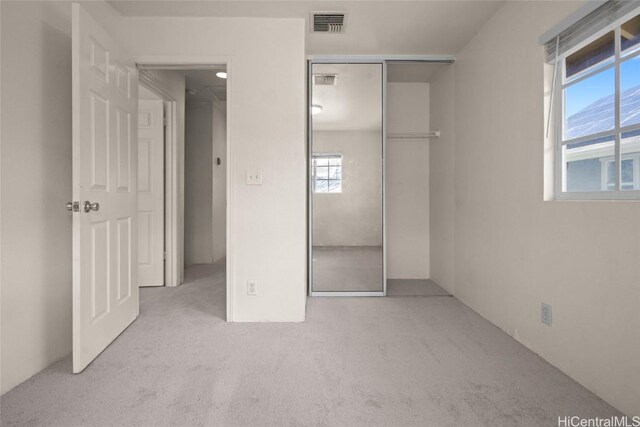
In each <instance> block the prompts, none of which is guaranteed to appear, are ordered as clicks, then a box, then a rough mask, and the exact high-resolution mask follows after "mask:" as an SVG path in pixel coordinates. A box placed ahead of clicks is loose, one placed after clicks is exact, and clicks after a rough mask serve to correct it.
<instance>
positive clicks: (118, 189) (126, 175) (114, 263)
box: [72, 4, 139, 372]
mask: <svg viewBox="0 0 640 427" xmlns="http://www.w3.org/2000/svg"><path fill="white" fill-rule="evenodd" d="M72 44H73V47H72V61H73V67H72V68H73V73H72V74H73V200H75V201H78V202H79V210H78V211H77V212H74V213H73V372H80V371H82V370H83V369H84V368H85V367H86V366H87V365H88V364H89V363H91V361H92V360H93V359H94V358H95V357H96V356H98V354H100V352H101V351H102V350H104V349H105V348H106V347H107V346H108V345H109V343H111V342H112V341H113V340H114V339H115V338H116V337H117V336H118V335H119V334H120V333H121V332H122V331H123V330H124V329H125V328H126V327H127V326H129V324H130V323H131V322H133V321H134V320H135V318H136V317H137V316H138V313H139V303H138V286H137V274H138V269H137V265H138V259H137V258H138V239H137V238H136V237H135V236H137V233H138V229H137V226H138V188H137V179H138V150H137V149H136V139H137V132H138V129H137V128H138V124H137V118H138V117H137V116H138V103H137V100H138V74H137V70H136V68H135V64H134V63H133V62H132V61H131V60H130V58H129V57H128V56H127V55H126V54H125V53H124V52H122V51H121V50H120V49H119V47H118V46H117V44H116V43H114V41H113V39H112V38H111V37H110V36H109V35H108V34H107V33H106V32H105V30H103V29H102V27H101V26H100V25H99V24H98V23H97V22H96V21H94V19H93V18H92V17H91V16H90V15H89V14H88V13H87V12H86V11H85V10H84V9H83V8H82V7H81V6H80V5H78V4H73V37H72ZM92 204H94V205H92ZM85 205H86V206H87V209H85V208H84V207H85ZM132 236H133V237H132Z"/></svg>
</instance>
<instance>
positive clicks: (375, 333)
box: [0, 264, 619, 427]
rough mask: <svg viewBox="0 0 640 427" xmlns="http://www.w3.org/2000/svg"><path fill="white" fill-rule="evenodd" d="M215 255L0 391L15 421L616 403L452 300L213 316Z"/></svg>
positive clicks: (149, 421)
mask: <svg viewBox="0 0 640 427" xmlns="http://www.w3.org/2000/svg"><path fill="white" fill-rule="evenodd" d="M222 268H223V265H222V264H218V265H213V266H209V265H205V266H195V267H194V268H191V269H189V271H188V275H187V281H188V283H185V284H184V285H182V286H180V287H178V288H153V289H142V290H141V314H140V317H139V318H138V319H137V320H136V321H135V322H134V323H133V324H132V325H131V326H130V327H129V328H128V329H127V330H126V331H125V332H124V333H123V334H122V335H121V336H120V337H119V338H118V339H117V340H116V341H115V342H114V343H113V344H111V345H110V346H109V347H108V348H107V349H106V350H105V351H104V352H103V353H102V354H101V355H100V356H99V357H98V358H97V359H96V360H95V361H94V362H93V363H92V364H91V365H90V366H89V367H87V369H85V371H84V372H83V373H81V374H78V375H74V374H71V358H70V357H66V358H64V359H63V360H60V361H59V362H57V363H54V364H53V365H51V366H50V367H48V368H47V369H45V370H44V371H42V372H40V373H39V374H37V375H35V376H34V377H32V378H31V379H29V380H28V381H26V382H24V383H23V384H21V385H19V386H18V387H16V388H15V389H13V390H12V391H10V392H8V393H6V394H5V395H4V396H2V399H1V415H0V417H1V420H2V425H4V426H9V425H20V426H36V425H50V426H66V427H70V426H169V425H179V426H205V425H206V426H438V427H440V426H492V427H495V426H555V425H557V417H558V416H565V415H579V416H582V417H595V416H599V417H607V416H611V415H619V412H617V411H616V410H615V409H614V408H612V407H611V406H609V405H608V404H606V403H605V402H603V401H602V400H600V399H599V398H597V397H596V396H595V395H594V394H592V393H590V392H589V391H587V390H586V389H585V388H583V387H582V386H580V385H579V384H577V383H576V382H575V381H573V380H571V379H570V378H569V377H567V376H566V375H564V374H563V373H562V372H560V371H559V370H558V369H556V368H554V367H553V366H551V365H549V364H548V363H546V362H545V361H544V360H542V359H541V358H540V357H538V356H536V355H535V354H534V353H532V352H531V351H529V350H527V349H526V348H525V347H523V346H522V345H520V344H519V343H518V342H516V341H515V340H514V339H512V338H511V337H510V336H508V335H507V334H505V333H504V332H502V331H500V330H499V329H498V328H496V327H495V326H493V325H492V324H490V323H489V322H487V321H486V320H484V319H483V318H481V317H480V316H478V315H477V314H476V313H475V312H473V311H472V310H470V309H469V308H467V307H466V306H465V305H463V304H462V303H460V302H459V301H458V300H456V299H455V298H446V297H444V298H402V297H396V298H327V297H325V298H320V297H318V298H310V299H309V301H308V307H307V321H306V322H305V323H279V324H278V323H261V324H258V323H244V324H242V323H225V322H224V321H223V319H224V307H225V302H224V271H223V270H222Z"/></svg>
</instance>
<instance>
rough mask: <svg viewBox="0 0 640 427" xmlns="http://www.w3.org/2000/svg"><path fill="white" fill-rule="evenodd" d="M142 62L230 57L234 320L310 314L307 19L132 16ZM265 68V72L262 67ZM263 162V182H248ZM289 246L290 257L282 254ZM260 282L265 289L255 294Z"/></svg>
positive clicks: (129, 30) (132, 47)
mask: <svg viewBox="0 0 640 427" xmlns="http://www.w3.org/2000/svg"><path fill="white" fill-rule="evenodd" d="M123 21H124V22H123V25H122V26H121V28H120V29H119V31H120V34H121V36H122V39H123V40H125V41H126V44H127V47H128V49H129V51H130V52H131V53H132V54H134V56H135V58H136V60H137V61H138V62H149V60H154V59H155V60H157V61H161V62H167V61H168V60H169V59H168V58H169V57H171V56H172V57H173V58H174V60H175V58H176V56H177V58H178V59H177V60H180V58H182V60H184V61H187V62H193V61H195V59H194V57H196V58H211V57H224V58H227V59H228V60H229V61H230V63H229V65H228V71H229V79H228V81H227V85H228V86H227V87H228V100H229V101H228V110H227V114H228V115H229V128H228V132H229V134H230V138H231V147H232V148H231V151H230V153H228V165H229V167H230V168H231V170H230V178H231V182H230V186H231V197H230V199H229V204H230V212H229V214H230V215H229V218H230V227H231V238H232V239H233V240H232V246H231V252H230V253H228V254H227V265H228V266H229V268H228V270H227V274H228V275H229V276H230V278H231V280H232V291H233V292H232V294H231V300H232V303H231V311H232V316H233V317H232V319H233V320H235V321H303V320H304V315H305V301H306V238H305V235H306V231H305V230H306V226H305V205H306V203H305V194H306V186H305V182H306V161H305V139H306V138H305V61H304V60H305V52H304V40H305V32H304V20H303V19H256V18H251V19H247V18H124V19H123ZM256 67H258V68H259V69H260V72H256V69H257V68H256ZM254 169H262V170H263V185H262V186H247V185H245V181H246V172H247V170H254ZM283 254H285V256H283ZM247 280H257V282H258V286H259V293H260V295H259V296H258V297H250V296H247V291H246V288H247V285H246V284H247Z"/></svg>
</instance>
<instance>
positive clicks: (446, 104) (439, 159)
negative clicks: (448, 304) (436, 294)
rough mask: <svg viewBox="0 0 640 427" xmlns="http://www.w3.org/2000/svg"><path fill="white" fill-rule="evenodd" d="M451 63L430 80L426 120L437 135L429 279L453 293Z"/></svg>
mask: <svg viewBox="0 0 640 427" xmlns="http://www.w3.org/2000/svg"><path fill="white" fill-rule="evenodd" d="M454 67H455V64H452V65H448V66H446V67H444V68H443V69H442V70H441V71H440V72H439V73H438V75H437V76H436V77H434V79H433V80H432V81H431V84H430V86H429V88H430V100H429V106H430V108H431V109H430V122H431V126H432V127H433V129H438V130H439V131H440V137H439V138H437V139H434V140H432V141H431V143H430V144H429V149H430V152H429V154H430V159H429V160H430V162H429V171H430V173H429V199H430V225H429V231H430V236H429V237H430V242H431V244H430V253H429V255H430V258H431V262H430V266H431V271H430V273H431V280H433V281H434V282H436V283H437V284H438V285H440V286H441V287H443V288H444V289H446V290H447V291H448V292H449V293H451V294H453V293H454V292H455V278H454V273H455V268H454V236H455V232H454V217H453V212H454V211H455V197H454V195H455V185H454V184H455V163H454V154H455V151H454V150H455V114H456V112H455V99H454V98H455V80H454V71H455V69H454Z"/></svg>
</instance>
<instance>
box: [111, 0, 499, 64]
mask: <svg viewBox="0 0 640 427" xmlns="http://www.w3.org/2000/svg"><path fill="white" fill-rule="evenodd" d="M110 3H111V5H112V6H113V7H114V8H115V9H117V10H118V11H119V12H120V13H121V14H123V15H127V16H194V17H195V16H216V17H270V18H303V19H305V25H306V26H307V30H306V31H307V32H306V34H307V37H306V43H307V53H308V54H312V55H313V54H334V55H339V54H352V55H356V54H357V55H372V54H398V55H400V54H403V55H420V54H422V55H424V54H455V53H457V52H458V51H460V50H461V49H462V48H463V47H464V46H465V45H466V44H467V42H468V41H469V40H471V38H472V37H473V36H474V35H475V34H476V32H477V31H478V30H479V29H480V28H481V27H482V25H484V23H485V22H486V21H487V20H488V19H489V18H490V17H491V16H492V15H493V14H494V13H495V12H496V10H497V9H498V8H499V7H500V5H501V4H502V3H503V1H488V0H471V1H463V0H440V1H420V0H414V1H401V0H390V1H389V0H388V1H368V0H356V1H271V0H258V1H243V0H231V1H230V0H225V1H213V0H199V1H193V0H134V1H127V0H112V1H110ZM311 11H314V12H315V11H339V12H346V13H347V19H346V31H345V33H344V34H321V33H315V34H314V33H309V31H308V21H309V13H310V12H311Z"/></svg>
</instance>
